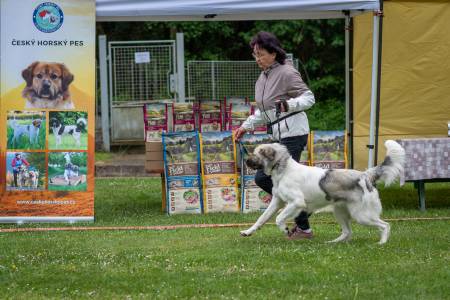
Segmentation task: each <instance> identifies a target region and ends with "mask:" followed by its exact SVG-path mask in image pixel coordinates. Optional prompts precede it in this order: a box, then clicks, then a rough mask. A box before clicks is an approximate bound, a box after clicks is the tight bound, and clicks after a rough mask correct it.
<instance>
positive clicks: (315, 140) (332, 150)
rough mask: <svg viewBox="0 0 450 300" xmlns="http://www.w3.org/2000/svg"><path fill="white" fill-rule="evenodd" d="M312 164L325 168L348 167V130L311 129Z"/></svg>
mask: <svg viewBox="0 0 450 300" xmlns="http://www.w3.org/2000/svg"><path fill="white" fill-rule="evenodd" d="M311 164H312V165H313V166H316V167H320V168H324V169H345V168H347V134H346V131H344V130H342V131H311Z"/></svg>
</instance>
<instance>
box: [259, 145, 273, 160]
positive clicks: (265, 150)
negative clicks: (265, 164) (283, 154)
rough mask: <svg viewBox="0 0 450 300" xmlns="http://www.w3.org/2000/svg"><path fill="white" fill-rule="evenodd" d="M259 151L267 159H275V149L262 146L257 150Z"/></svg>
mask: <svg viewBox="0 0 450 300" xmlns="http://www.w3.org/2000/svg"><path fill="white" fill-rule="evenodd" d="M259 153H260V154H261V155H262V156H264V157H265V158H267V159H268V160H274V159H275V153H276V152H275V149H273V148H272V147H264V148H261V150H259Z"/></svg>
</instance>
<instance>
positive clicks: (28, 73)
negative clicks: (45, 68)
mask: <svg viewBox="0 0 450 300" xmlns="http://www.w3.org/2000/svg"><path fill="white" fill-rule="evenodd" d="M38 63H39V62H38V61H35V62H34V63H32V64H31V65H29V66H28V68H26V69H25V70H23V71H22V77H23V79H25V82H26V83H27V86H31V84H32V83H33V70H34V67H36V65H37V64H38Z"/></svg>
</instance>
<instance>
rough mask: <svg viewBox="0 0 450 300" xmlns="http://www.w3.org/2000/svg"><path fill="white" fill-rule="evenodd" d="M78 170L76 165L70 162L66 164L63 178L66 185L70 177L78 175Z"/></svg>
mask: <svg viewBox="0 0 450 300" xmlns="http://www.w3.org/2000/svg"><path fill="white" fill-rule="evenodd" d="M79 170H80V168H79V167H78V166H77V165H74V164H72V163H68V164H66V166H65V168H64V180H65V181H66V183H67V185H70V178H72V177H76V176H78V175H79Z"/></svg>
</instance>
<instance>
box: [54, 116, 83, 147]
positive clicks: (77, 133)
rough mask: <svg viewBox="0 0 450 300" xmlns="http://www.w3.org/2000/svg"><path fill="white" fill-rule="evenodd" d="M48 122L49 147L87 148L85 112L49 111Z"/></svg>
mask: <svg viewBox="0 0 450 300" xmlns="http://www.w3.org/2000/svg"><path fill="white" fill-rule="evenodd" d="M49 123H50V125H49V126H50V128H49V129H50V130H49V136H48V148H49V149H52V150H87V144H88V133H87V129H88V128H87V127H88V123H87V112H81V111H51V112H49Z"/></svg>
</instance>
